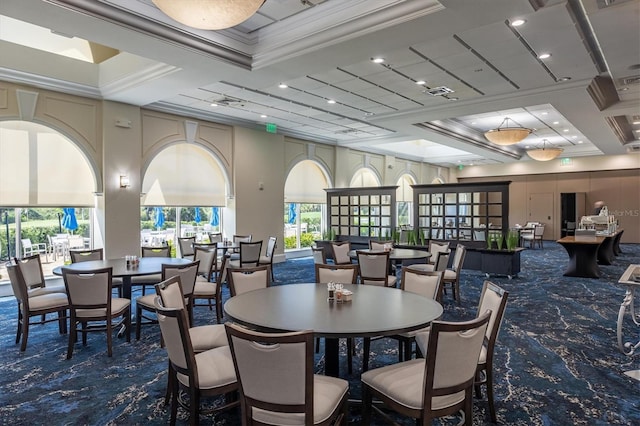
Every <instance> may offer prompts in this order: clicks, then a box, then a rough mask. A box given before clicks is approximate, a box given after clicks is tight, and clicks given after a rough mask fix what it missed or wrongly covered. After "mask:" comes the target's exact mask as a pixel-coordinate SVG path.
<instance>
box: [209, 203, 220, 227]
mask: <svg viewBox="0 0 640 426" xmlns="http://www.w3.org/2000/svg"><path fill="white" fill-rule="evenodd" d="M209 224H210V225H211V226H220V208H218V207H211V222H209Z"/></svg>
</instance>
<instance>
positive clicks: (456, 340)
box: [361, 312, 491, 426]
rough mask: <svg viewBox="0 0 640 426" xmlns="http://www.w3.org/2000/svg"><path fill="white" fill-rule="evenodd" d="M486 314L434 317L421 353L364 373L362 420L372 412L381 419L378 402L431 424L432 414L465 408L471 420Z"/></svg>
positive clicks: (469, 422)
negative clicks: (466, 318) (448, 319)
mask: <svg viewBox="0 0 640 426" xmlns="http://www.w3.org/2000/svg"><path fill="white" fill-rule="evenodd" d="M490 316H491V315H490V313H489V312H486V313H485V314H484V315H482V316H481V317H479V318H475V319H473V320H471V321H465V322H457V323H456V322H444V321H434V322H433V323H432V325H431V331H430V333H429V341H428V344H427V353H426V357H425V358H417V359H412V360H409V361H403V362H399V363H397V364H393V365H387V366H384V367H381V368H376V369H373V370H369V371H366V372H364V373H362V376H361V380H362V394H363V398H362V399H363V413H362V424H367V425H368V424H371V414H372V411H376V412H377V413H379V414H381V415H382V416H384V417H385V418H388V416H387V415H386V413H384V411H382V407H379V406H377V405H374V404H373V398H374V397H375V398H376V399H378V400H380V401H382V403H383V404H384V405H385V406H386V407H388V408H390V409H392V410H393V411H395V412H397V413H400V414H401V415H405V416H408V417H412V418H415V419H417V421H416V424H422V425H430V424H431V422H432V419H435V418H438V417H443V416H451V415H454V414H457V413H458V412H459V411H461V410H462V411H463V412H464V424H465V425H469V426H471V425H472V423H473V392H472V391H473V385H474V378H475V373H476V366H477V364H478V358H479V356H480V351H481V349H482V343H483V340H484V336H485V333H486V329H487V326H488V324H489V319H490Z"/></svg>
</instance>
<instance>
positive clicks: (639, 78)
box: [622, 75, 640, 85]
mask: <svg viewBox="0 0 640 426" xmlns="http://www.w3.org/2000/svg"><path fill="white" fill-rule="evenodd" d="M622 83H623V84H625V85H629V84H640V75H634V76H633V77H625V78H623V79H622Z"/></svg>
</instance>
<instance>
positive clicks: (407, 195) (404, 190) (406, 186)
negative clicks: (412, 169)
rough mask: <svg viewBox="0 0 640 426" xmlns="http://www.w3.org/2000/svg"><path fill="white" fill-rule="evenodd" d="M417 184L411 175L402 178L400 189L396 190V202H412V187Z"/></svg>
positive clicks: (399, 184)
mask: <svg viewBox="0 0 640 426" xmlns="http://www.w3.org/2000/svg"><path fill="white" fill-rule="evenodd" d="M415 183H416V182H415V180H414V179H413V176H411V175H409V174H404V175H402V176H400V179H398V189H397V190H396V202H400V201H405V202H412V201H413V188H412V187H411V185H415Z"/></svg>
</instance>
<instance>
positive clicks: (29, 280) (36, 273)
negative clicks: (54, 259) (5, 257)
mask: <svg viewBox="0 0 640 426" xmlns="http://www.w3.org/2000/svg"><path fill="white" fill-rule="evenodd" d="M13 261H14V263H15V264H16V266H18V268H20V275H21V276H22V279H23V280H24V282H25V285H26V286H27V289H29V290H31V289H34V288H39V287H44V286H45V281H44V272H43V271H42V261H41V260H40V256H39V255H37V254H34V255H31V256H27V257H23V258H22V259H18V258H17V257H14V258H13Z"/></svg>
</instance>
